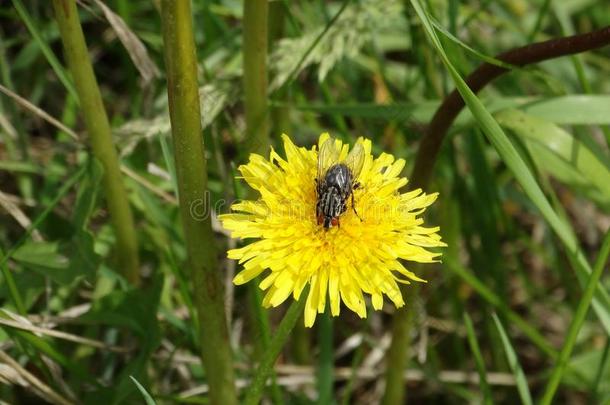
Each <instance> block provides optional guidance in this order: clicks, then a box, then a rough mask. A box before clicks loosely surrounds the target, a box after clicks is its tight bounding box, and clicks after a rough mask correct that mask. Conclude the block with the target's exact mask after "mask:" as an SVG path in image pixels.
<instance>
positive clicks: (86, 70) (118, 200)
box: [53, 0, 140, 284]
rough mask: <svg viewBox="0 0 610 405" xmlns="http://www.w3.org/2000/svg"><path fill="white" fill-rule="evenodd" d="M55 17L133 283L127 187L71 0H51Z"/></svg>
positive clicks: (124, 268) (135, 269) (135, 267)
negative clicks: (101, 169)
mask: <svg viewBox="0 0 610 405" xmlns="http://www.w3.org/2000/svg"><path fill="white" fill-rule="evenodd" d="M53 6H54V8H55V17H56V18H57V23H58V24H59V31H60V34H61V39H62V42H63V45H64V53H65V56H66V61H67V63H68V67H69V69H70V72H71V73H72V77H73V78H74V84H75V86H76V92H77V93H78V98H79V100H80V106H81V110H82V113H83V118H84V120H85V125H86V127H87V131H88V133H89V140H90V142H91V148H92V149H93V155H94V156H95V157H96V158H97V160H99V161H100V163H101V164H102V166H103V167H104V177H103V179H102V184H103V186H104V194H105V197H106V204H107V205H108V211H109V213H110V220H111V222H112V226H113V227H114V231H115V233H116V239H117V253H118V259H119V266H120V269H121V272H122V273H123V275H124V276H125V278H127V280H129V281H130V282H131V283H133V284H138V282H139V275H140V271H139V260H138V242H137V238H136V232H135V228H134V222H133V216H132V214H131V209H130V207H129V201H128V199H127V191H126V190H125V186H124V185H123V181H122V179H121V169H120V168H119V159H118V156H117V153H116V150H115V148H114V145H113V143H112V135H111V133H110V123H109V122H108V116H107V115H106V109H105V108H104V104H103V102H102V96H101V94H100V89H99V87H98V85H97V81H96V80H95V75H94V73H93V67H92V66H91V60H90V59H89V54H88V52H87V45H86V43H85V37H84V35H83V30H82V28H81V25H80V21H79V18H78V10H77V9H76V1H75V0H53Z"/></svg>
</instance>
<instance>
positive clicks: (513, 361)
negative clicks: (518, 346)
mask: <svg viewBox="0 0 610 405" xmlns="http://www.w3.org/2000/svg"><path fill="white" fill-rule="evenodd" d="M492 316H493V319H494V322H495V323H496V327H497V328H498V332H499V333H500V338H501V339H502V344H503V345H504V352H505V353H506V359H507V361H508V365H509V366H510V369H511V370H512V372H513V374H514V375H515V381H517V390H518V391H519V396H520V397H521V402H522V403H523V404H525V405H532V404H533V402H532V394H531V393H530V389H529V386H528V385H527V378H526V377H525V373H524V372H523V369H522V368H521V364H519V359H518V357H517V353H515V349H514V348H513V346H512V345H511V343H510V339H509V338H508V334H507V333H506V330H504V327H503V326H502V322H501V321H500V318H498V315H496V314H493V315H492Z"/></svg>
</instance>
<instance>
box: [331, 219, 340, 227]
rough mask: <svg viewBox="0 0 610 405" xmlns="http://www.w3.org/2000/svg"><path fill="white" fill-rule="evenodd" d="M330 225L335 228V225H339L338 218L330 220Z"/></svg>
mask: <svg viewBox="0 0 610 405" xmlns="http://www.w3.org/2000/svg"><path fill="white" fill-rule="evenodd" d="M330 224H331V225H332V226H337V225H339V218H333V219H331V220H330Z"/></svg>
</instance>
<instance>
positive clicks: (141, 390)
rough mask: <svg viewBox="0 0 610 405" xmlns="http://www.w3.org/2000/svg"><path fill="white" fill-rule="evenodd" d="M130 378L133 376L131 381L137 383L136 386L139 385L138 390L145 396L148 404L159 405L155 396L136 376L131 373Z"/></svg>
mask: <svg viewBox="0 0 610 405" xmlns="http://www.w3.org/2000/svg"><path fill="white" fill-rule="evenodd" d="M129 378H131V381H133V383H134V384H135V385H136V387H138V391H140V393H141V394H142V396H143V397H144V401H145V402H146V405H157V403H156V402H155V400H154V399H153V397H152V396H151V395H150V394H149V393H148V391H146V388H144V387H143V386H142V384H140V382H139V381H138V380H136V378H135V377H134V376H132V375H130V376H129Z"/></svg>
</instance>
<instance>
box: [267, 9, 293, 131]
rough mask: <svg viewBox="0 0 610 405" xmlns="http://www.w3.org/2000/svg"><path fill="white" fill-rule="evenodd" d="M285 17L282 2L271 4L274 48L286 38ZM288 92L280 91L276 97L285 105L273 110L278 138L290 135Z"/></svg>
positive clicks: (270, 32) (271, 31) (271, 28)
mask: <svg viewBox="0 0 610 405" xmlns="http://www.w3.org/2000/svg"><path fill="white" fill-rule="evenodd" d="M285 16H286V9H285V7H284V4H283V3H282V2H280V1H274V2H270V3H269V44H270V45H271V47H273V45H274V44H276V43H277V42H278V41H279V40H280V39H282V38H283V37H284V31H285V24H284V22H285ZM288 90H289V88H287V87H285V88H283V89H281V90H279V91H278V92H277V94H276V97H275V99H276V100H277V101H278V102H281V103H285V105H283V106H277V107H273V108H271V122H272V128H273V133H274V134H276V136H277V135H279V134H288V133H290V107H289V106H288V102H289V92H288Z"/></svg>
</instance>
